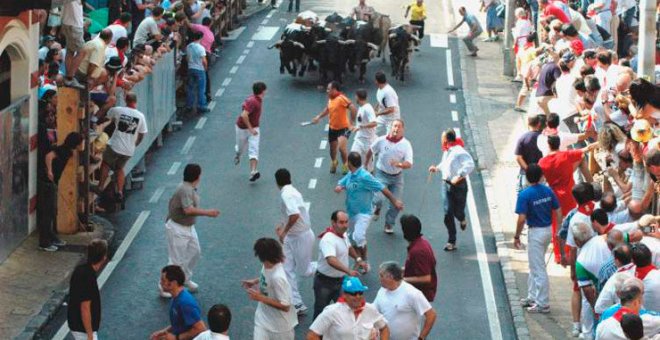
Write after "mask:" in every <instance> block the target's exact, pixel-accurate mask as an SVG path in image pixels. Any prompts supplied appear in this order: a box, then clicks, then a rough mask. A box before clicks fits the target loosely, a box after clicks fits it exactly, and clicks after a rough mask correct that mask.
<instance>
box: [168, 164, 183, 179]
mask: <svg viewBox="0 0 660 340" xmlns="http://www.w3.org/2000/svg"><path fill="white" fill-rule="evenodd" d="M180 166H181V162H174V163H172V166H171V167H170V169H169V170H167V174H168V175H170V176H172V175H174V174H175V173H176V172H177V171H179V167H180Z"/></svg>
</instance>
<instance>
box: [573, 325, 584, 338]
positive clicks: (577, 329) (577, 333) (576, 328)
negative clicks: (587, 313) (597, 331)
mask: <svg viewBox="0 0 660 340" xmlns="http://www.w3.org/2000/svg"><path fill="white" fill-rule="evenodd" d="M581 328H582V327H580V325H573V330H572V331H571V335H572V336H573V337H574V338H577V337H579V336H580V333H582V330H581Z"/></svg>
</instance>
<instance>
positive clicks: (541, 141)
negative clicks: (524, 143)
mask: <svg viewBox="0 0 660 340" xmlns="http://www.w3.org/2000/svg"><path fill="white" fill-rule="evenodd" d="M557 136H559V151H566V150H568V147H569V146H571V145H573V144H575V143H577V142H578V140H579V138H578V136H579V135H578V134H577V133H570V132H559V133H557ZM536 146H537V147H538V148H539V150H540V151H541V153H542V154H543V157H545V156H547V155H548V154H549V153H550V146H549V145H548V136H547V135H544V134H540V135H539V136H538V138H537V139H536Z"/></svg>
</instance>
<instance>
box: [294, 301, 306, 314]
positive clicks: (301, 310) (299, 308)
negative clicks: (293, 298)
mask: <svg viewBox="0 0 660 340" xmlns="http://www.w3.org/2000/svg"><path fill="white" fill-rule="evenodd" d="M294 307H295V308H296V313H297V314H298V315H305V314H307V306H305V304H304V303H301V304H297V305H295V306H294Z"/></svg>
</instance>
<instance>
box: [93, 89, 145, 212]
mask: <svg viewBox="0 0 660 340" xmlns="http://www.w3.org/2000/svg"><path fill="white" fill-rule="evenodd" d="M108 118H109V119H112V120H113V121H114V122H115V132H114V133H113V134H112V137H110V140H109V141H108V147H107V148H106V149H105V152H104V153H103V163H101V175H100V176H99V189H100V191H103V188H104V184H105V181H106V179H107V178H108V173H109V172H110V170H112V171H113V172H114V173H115V174H117V181H116V184H117V188H116V192H117V199H118V200H119V201H122V200H123V198H124V194H123V193H124V183H125V180H126V175H125V174H124V166H126V163H127V162H128V160H129V159H130V158H131V157H132V156H133V154H134V153H135V148H136V147H137V146H138V145H139V144H140V143H141V142H142V139H143V138H144V135H145V134H146V133H147V132H148V129H147V121H146V120H145V118H144V114H143V113H142V112H140V111H138V110H137V96H136V95H135V93H132V92H129V93H127V94H126V107H121V106H116V107H113V108H112V109H110V110H109V111H108Z"/></svg>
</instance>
